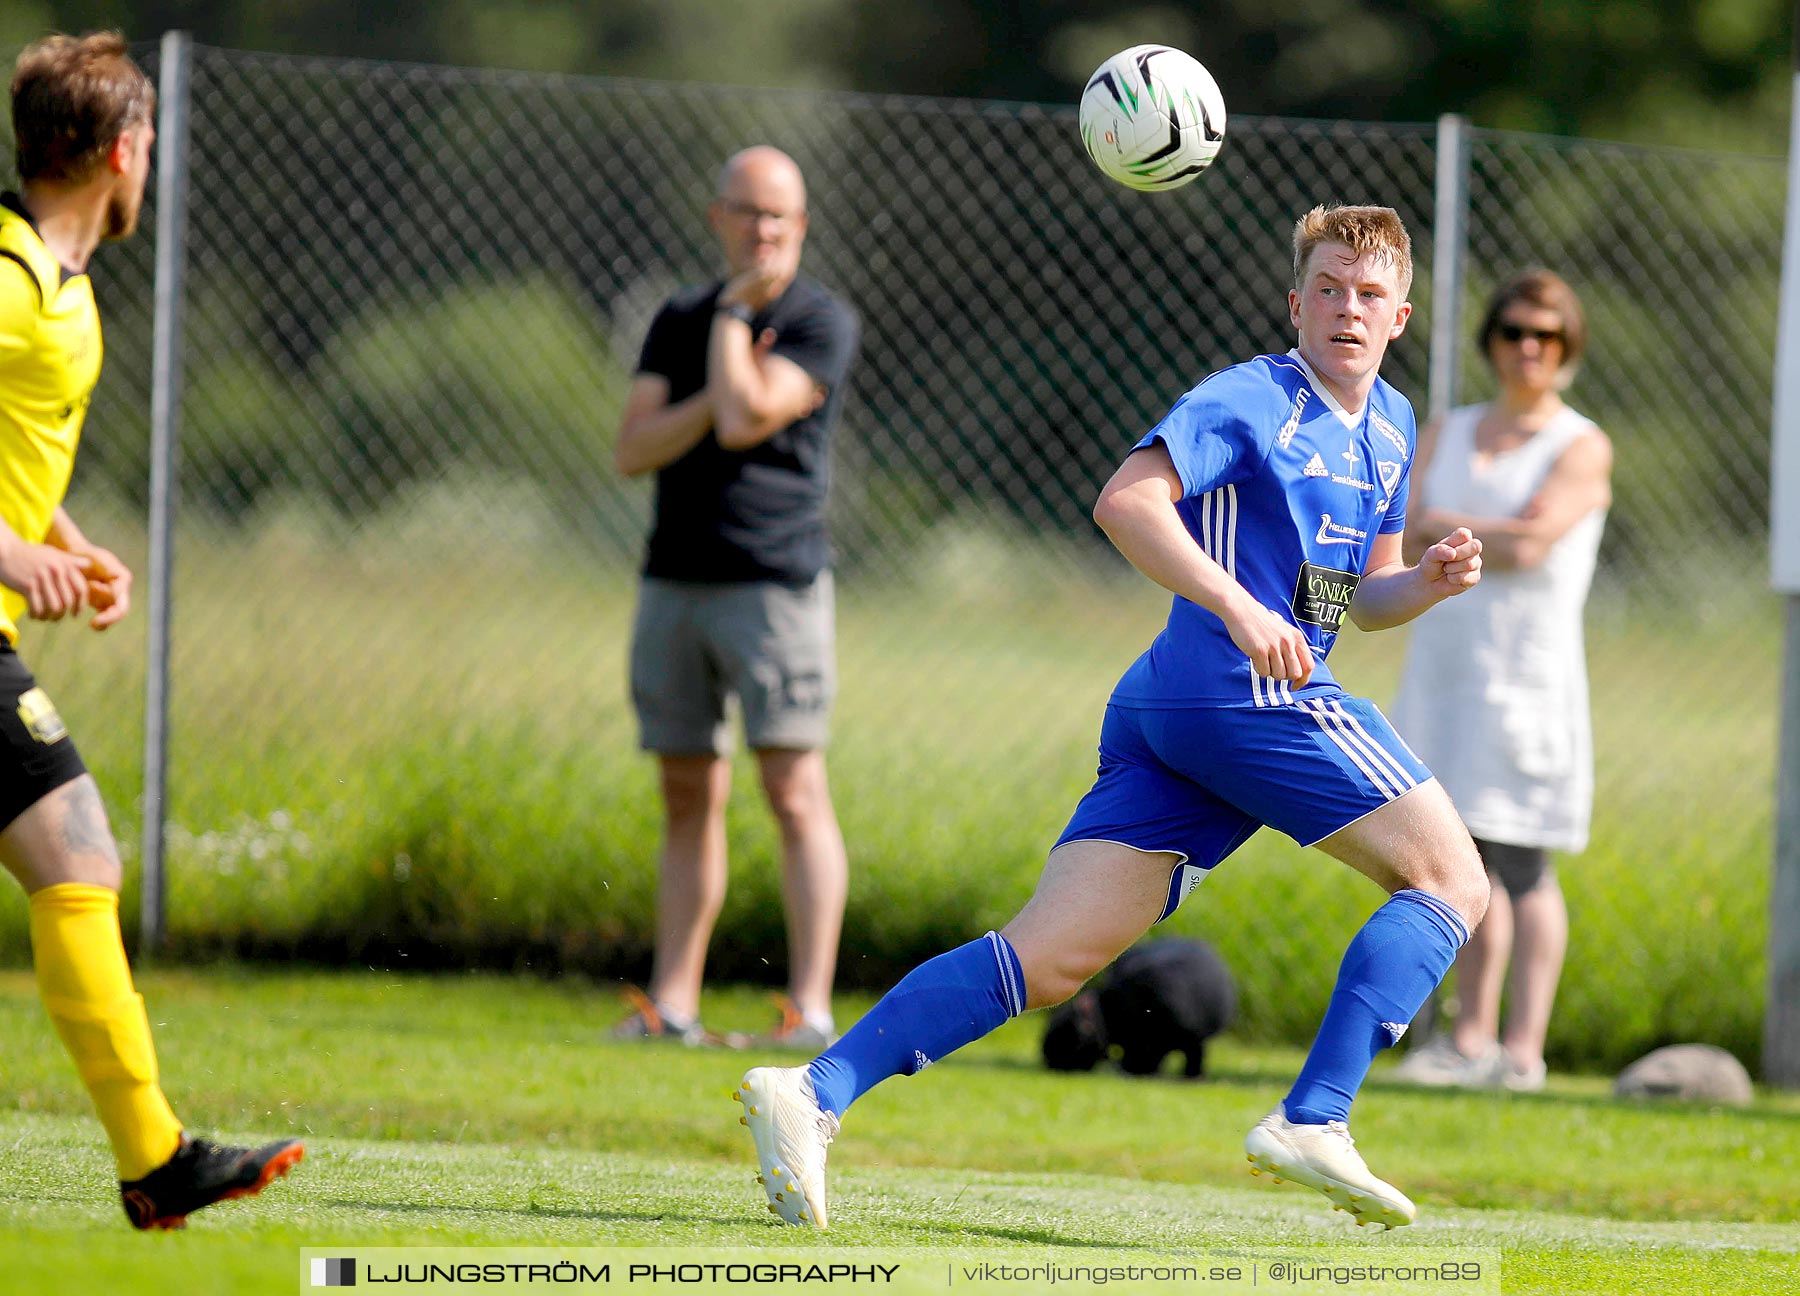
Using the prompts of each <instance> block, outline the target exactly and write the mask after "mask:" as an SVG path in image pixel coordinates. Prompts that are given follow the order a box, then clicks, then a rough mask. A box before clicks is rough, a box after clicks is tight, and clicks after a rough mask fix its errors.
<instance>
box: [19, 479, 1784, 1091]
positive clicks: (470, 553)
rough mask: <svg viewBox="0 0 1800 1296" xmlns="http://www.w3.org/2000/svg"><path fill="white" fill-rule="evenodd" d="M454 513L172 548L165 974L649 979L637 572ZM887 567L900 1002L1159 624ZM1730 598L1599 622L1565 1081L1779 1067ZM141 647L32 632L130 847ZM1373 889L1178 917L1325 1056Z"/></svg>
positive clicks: (1226, 893)
mask: <svg viewBox="0 0 1800 1296" xmlns="http://www.w3.org/2000/svg"><path fill="white" fill-rule="evenodd" d="M463 489H464V490H465V493H464V494H463V495H457V494H455V493H454V491H450V490H449V488H440V489H439V490H438V491H437V492H425V493H423V494H421V495H419V496H418V497H416V498H414V499H413V500H411V501H410V502H408V503H403V504H402V505H397V506H395V507H394V508H392V509H390V510H389V511H388V512H387V513H385V514H384V515H382V517H381V518H379V519H378V520H377V521H376V522H374V523H372V524H364V525H362V526H360V527H357V528H349V527H347V526H346V525H345V524H344V523H343V522H342V521H341V520H339V519H334V518H332V517H330V516H328V515H320V514H319V513H317V512H316V511H313V510H311V509H308V508H302V507H292V506H277V507H273V508H271V509H269V510H268V511H266V512H265V513H264V514H262V515H261V516H260V517H259V518H258V520H257V521H256V522H255V523H254V524H253V525H251V526H248V527H244V528H237V529H223V528H222V529H220V530H217V531H211V532H208V531H203V530H193V531H189V532H185V533H184V534H183V535H182V536H181V538H180V555H181V559H180V569H179V572H180V583H179V587H178V589H177V591H176V595H177V604H176V608H177V612H176V620H175V634H176V641H175V683H174V709H173V735H172V740H171V756H172V769H171V774H170V785H169V786H170V795H171V803H170V818H171V831H170V837H169V868H170V886H169V932H170V943H171V953H172V955H174V956H176V957H184V958H193V957H204V956H210V955H216V954H227V953H229V954H237V955H252V956H259V957H275V958H300V959H308V960H319V961H330V962H338V961H358V962H380V963H386V964H394V965H400V966H415V967H422V966H442V965H450V964H465V963H466V964H475V965H484V966H498V967H507V968H520V969H527V968H528V969H531V970H533V971H542V972H556V971H579V972H582V973H586V974H590V975H593V976H596V977H612V976H641V975H642V974H643V971H644V969H645V965H646V960H647V952H648V942H649V939H650V933H651V929H652V916H653V912H654V897H655V856H656V850H657V840H658V831H659V825H658V812H657V805H656V800H655V795H654V785H653V779H652V774H653V770H652V766H651V763H650V761H649V760H648V759H647V758H645V757H643V756H642V755H640V754H639V753H637V752H636V750H635V732H634V724H633V721H632V717H631V715H630V711H629V707H628V703H627V698H626V690H625V682H624V663H625V653H626V643H627V638H628V634H629V628H630V617H631V612H632V605H633V598H634V591H633V580H632V577H631V575H630V572H629V570H628V568H627V567H625V566H624V564H622V563H621V562H620V560H619V559H618V557H617V556H616V555H609V554H596V553H594V552H591V551H588V550H584V549H583V548H581V546H580V543H579V542H577V541H576V540H574V539H565V538H563V537H562V536H561V535H560V534H559V532H558V531H557V529H556V528H555V527H554V526H552V525H550V524H549V523H548V522H546V521H545V519H547V518H549V517H552V516H553V513H552V512H551V511H550V510H548V509H542V508H539V507H538V505H537V502H536V501H535V500H534V497H533V496H532V494H531V492H530V491H529V489H528V488H518V489H517V490H514V491H512V493H510V494H509V493H507V492H505V491H499V490H498V489H497V488H496V487H495V486H494V485H493V484H492V483H487V484H483V485H482V486H481V487H480V488H479V490H478V491H475V490H473V488H463ZM471 491H472V493H469V492H471ZM447 492H448V493H447ZM88 525H89V530H90V532H95V533H96V534H103V535H105V536H106V537H107V538H110V537H111V534H112V533H111V532H107V531H105V530H104V529H102V530H100V531H96V528H95V526H94V525H93V524H92V522H91V521H90V522H89V524H88ZM893 570H895V571H898V572H900V573H902V575H900V576H884V577H882V578H879V579H876V578H872V577H868V576H863V575H859V573H857V572H855V571H850V572H846V573H843V574H842V575H841V577H840V582H839V599H840V608H839V611H840V618H839V619H840V630H839V633H840V645H839V650H840V662H841V673H842V677H843V678H842V691H841V700H840V705H839V709H838V713H837V719H836V723H835V735H836V736H835V739H834V745H833V747H832V749H831V756H830V761H831V774H832V780H833V786H834V791H835V794H836V800H837V804H838V808H839V813H840V816H841V818H842V820H843V825H844V831H845V835H846V838H847V840H848V842H849V845H850V850H851V855H852V866H853V876H852V887H851V898H850V910H849V914H848V918H847V928H846V933H845V940H844V951H845V952H844V957H843V960H842V974H841V979H842V981H843V983H844V984H845V985H848V986H860V987H870V988H879V987H881V986H883V985H885V984H886V983H888V982H890V981H891V980H892V979H893V978H894V977H896V976H897V975H898V974H899V973H900V972H902V971H904V970H905V969H906V968H907V967H909V966H910V965H911V964H913V963H914V962H916V961H917V960H919V959H920V958H922V957H925V956H927V955H929V954H931V953H934V952H936V951H938V950H940V949H942V948H944V947H946V946H949V945H951V944H956V943H960V942H961V941H963V940H965V939H968V938H969V937H970V936H971V935H974V934H978V933H979V932H981V931H983V930H985V929H986V928H988V927H991V926H995V925H998V924H1000V923H1002V922H1004V921H1005V919H1006V918H1007V917H1008V916H1009V915H1010V914H1011V913H1012V912H1013V911H1014V910H1015V909H1016V908H1017V906H1018V905H1019V904H1020V903H1021V902H1022V901H1023V900H1024V899H1025V898H1026V897H1027V896H1028V895H1029V894H1030V890H1031V886H1032V884H1033V881H1034V880H1035V877H1036V875H1037V871H1038V869H1039V867H1040V865H1041V863H1042V858H1043V854H1044V851H1045V850H1046V848H1047V847H1048V845H1049V844H1050V842H1051V841H1053V840H1054V838H1055V836H1056V833H1057V832H1058V830H1059V829H1060V828H1061V826H1062V824H1063V822H1064V820H1065V818H1066V816H1067V814H1068V813H1069V811H1070V809H1071V808H1072V807H1073V805H1074V803H1075V801H1076V800H1077V798H1079V796H1080V795H1081V793H1082V792H1083V791H1084V790H1085V788H1086V786H1087V784H1088V781H1089V780H1090V779H1091V777H1092V773H1093V765H1094V744H1095V739H1096V735H1097V731H1098V725H1099V718H1100V711H1101V707H1102V705H1103V703H1104V700H1105V698H1106V695H1107V693H1108V691H1109V690H1110V688H1111V686H1112V684H1113V682H1114V680H1115V679H1116V678H1117V676H1118V674H1119V672H1120V671H1121V670H1122V669H1123V668H1124V667H1125V666H1126V665H1127V664H1128V663H1129V662H1130V661H1131V659H1132V658H1133V657H1134V656H1135V655H1136V653H1137V652H1138V651H1139V650H1140V649H1141V648H1142V647H1143V645H1144V644H1146V643H1147V642H1148V641H1149V639H1150V638H1151V636H1152V635H1153V634H1154V633H1155V630H1156V628H1157V627H1158V625H1159V624H1160V622H1161V619H1162V617H1163V615H1164V612H1165V600H1164V598H1163V597H1162V596H1161V595H1159V594H1158V593H1157V592H1156V591H1154V590H1153V589H1151V588H1150V587H1149V586H1148V585H1147V583H1146V582H1144V581H1143V580H1142V579H1141V578H1139V577H1137V576H1136V575H1134V574H1133V573H1131V572H1130V571H1129V570H1127V569H1126V568H1124V567H1123V566H1122V565H1121V564H1119V563H1117V562H1115V561H1106V560H1101V559H1097V558H1096V557H1095V555H1094V553H1093V551H1092V550H1088V549H1084V548H1080V547H1077V546H1070V545H1067V544H1057V543H1054V542H1052V541H1050V540H1046V539H1045V538H1043V537H1018V536H1012V535H1009V534H1008V533H1007V532H1005V531H1004V530H1003V529H999V528H996V527H994V526H991V525H984V524H950V525H946V526H944V527H942V528H940V529H938V530H936V531H934V532H932V533H930V534H928V535H922V536H920V537H918V538H917V540H916V542H915V544H914V546H913V548H912V549H911V550H910V551H909V552H908V553H907V554H905V555H903V556H901V557H900V559H899V560H897V561H896V562H895V563H894V564H893ZM1709 594H1710V600H1711V601H1710V602H1709V604H1708V605H1707V606H1708V609H1709V611H1708V614H1707V616H1706V618H1705V619H1704V620H1701V619H1699V618H1698V616H1693V617H1689V616H1685V615H1683V614H1682V613H1680V612H1679V611H1678V610H1668V609H1663V608H1655V609H1647V608H1646V607H1645V605H1644V603H1643V601H1642V600H1641V599H1633V598H1626V597H1624V596H1622V595H1621V596H1620V597H1618V598H1609V597H1607V596H1606V595H1605V594H1604V593H1603V594H1602V595H1601V596H1600V598H1599V600H1598V602H1597V605H1596V608H1595V610H1594V615H1593V616H1592V618H1591V622H1592V627H1591V640H1592V642H1591V662H1592V668H1593V669H1592V673H1593V678H1594V685H1595V716H1596V723H1597V743H1598V749H1599V797H1598V813H1597V816H1596V823H1595V832H1594V842H1593V845H1592V847H1591V849H1590V850H1589V851H1588V852H1587V853H1586V855H1584V856H1583V857H1581V858H1580V859H1578V860H1569V861H1566V862H1564V864H1563V865H1562V876H1563V881H1564V886H1565V889H1566V890H1567V892H1568V896H1569V905H1570V909H1571V913H1572V922H1573V939H1572V944H1571V950H1570V957H1569V965H1568V972H1567V975H1566V978H1565V982H1564V989H1563V992H1562V996H1561V1001H1560V1004H1559V1007H1558V1011H1557V1015H1556V1018H1555V1022H1554V1025H1553V1028H1552V1039H1551V1050H1552V1055H1553V1060H1554V1061H1555V1062H1556V1063H1557V1064H1559V1065H1564V1066H1568V1065H1590V1066H1615V1065H1618V1064H1620V1063H1623V1062H1625V1061H1628V1060H1630V1059H1631V1058H1632V1057H1635V1056H1636V1055H1638V1054H1639V1053H1641V1052H1643V1051H1644V1050H1646V1049H1647V1048H1649V1047H1652V1046H1654V1045H1656V1044H1660V1043H1664V1042H1668V1041H1671V1040H1677V1039H1696V1040H1708V1041H1712V1042H1716V1043H1719V1044H1722V1045H1724V1046H1725V1047H1728V1048H1730V1049H1732V1050H1734V1051H1735V1052H1737V1053H1738V1054H1739V1055H1740V1056H1741V1057H1743V1058H1744V1059H1745V1060H1746V1061H1748V1062H1751V1063H1752V1064H1754V1062H1755V1060H1756V1057H1757V1053H1758V1041H1759V1038H1760V1025H1761V1017H1762V1004H1763V995H1764V981H1765V954H1764V950H1765V948H1766V944H1767V940H1766V933H1767V896H1768V871H1769V870H1768V860H1769V852H1770V820H1771V808H1770V802H1771V796H1770V783H1771V774H1770V771H1771V768H1772V759H1773V757H1772V753H1773V748H1774V726H1775V719H1774V708H1773V706H1772V705H1771V704H1770V702H1769V698H1770V697H1771V696H1772V691H1773V687H1774V678H1775V663H1776V661H1777V657H1778V625H1777V616H1776V606H1775V601H1774V600H1773V599H1772V598H1768V597H1765V596H1762V595H1760V594H1758V593H1756V592H1755V591H1754V590H1751V589H1748V588H1745V587H1739V586H1724V587H1720V588H1715V589H1713V590H1711V591H1709ZM1721 609H1724V611H1723V612H1721ZM1721 623H1723V624H1729V626H1730V632H1729V634H1726V633H1721V632H1719V631H1717V630H1715V629H1714V628H1713V627H1714V626H1715V625H1719V624H1721ZM135 634H136V632H133V631H129V630H127V631H115V632H113V633H112V634H110V635H107V636H95V635H92V634H90V633H88V632H87V631H86V630H85V629H82V628H79V627H70V626H61V627H53V628H33V629H32V630H31V631H30V632H29V635H28V638H27V640H26V642H25V643H24V645H23V651H24V653H25V655H26V660H27V661H28V662H30V663H31V664H32V665H33V666H34V668H35V669H36V671H37V673H38V675H39V676H40V678H41V679H42V681H43V682H44V683H45V685H46V686H47V687H48V688H49V690H50V692H51V694H52V696H53V697H54V698H55V699H56V700H57V701H58V703H59V704H60V705H61V707H62V710H63V712H64V715H65V717H66V718H67V719H68V721H69V724H70V727H71V729H72V731H73V732H74V733H75V735H76V736H77V738H78V740H79V742H80V743H81V745H82V747H83V750H84V752H85V754H86V756H87V758H88V760H89V763H90V764H91V765H92V766H93V767H94V769H95V770H96V772H97V774H98V775H99V776H100V778H101V780H102V784H103V787H104V788H105V789H106V791H107V793H108V797H109V803H110V804H111V806H112V808H113V811H114V816H115V820H116V823H115V827H116V829H117V831H118V833H119V835H120V836H121V838H122V839H124V840H125V842H126V847H127V853H128V855H129V856H131V858H132V859H133V860H134V861H135V855H136V848H135V843H136V840H137V834H138V830H139V827H138V819H139V815H138V809H137V806H136V798H137V796H138V792H139V789H140V787H141V773H140V770H141V764H140V747H141V739H142V727H141V720H140V716H139V711H140V708H141V697H142V671H143V665H142V662H143V654H142V649H141V639H140V638H137V637H135ZM126 635H133V636H134V637H132V638H125V637H124V636H126ZM1402 643H1403V638H1402V635H1401V634H1400V633H1390V634H1383V635H1378V636H1365V635H1358V634H1354V633H1352V634H1348V635H1346V637H1345V639H1344V641H1343V642H1342V643H1341V644H1340V646H1339V649H1338V651H1337V653H1336V655H1334V658H1333V665H1334V668H1335V669H1336V671H1337V673H1338V675H1339V677H1340V678H1342V679H1343V680H1345V681H1346V683H1347V684H1348V685H1349V686H1350V687H1352V688H1355V689H1357V690H1359V691H1363V692H1367V693H1369V694H1370V695H1372V696H1374V697H1376V698H1377V699H1384V698H1385V697H1387V696H1388V694H1389V693H1390V692H1391V687H1392V681H1393V678H1394V674H1395V672H1396V670H1397V667H1398V662H1399V659H1400V651H1401V647H1402ZM737 782H738V794H737V795H736V796H735V797H734V799H733V804H732V809H731V814H730V835H731V843H732V850H733V863H734V872H733V878H732V889H731V892H730V895H729V898H728V901H727V905H726V909H725V912H724V914H723V916H722V919H721V922H720V927H719V934H718V937H717V938H716V940H715V942H714V947H713V955H712V961H711V964H710V973H711V975H713V976H715V977H727V978H737V979H744V980H752V981H766V982H770V983H776V982H778V981H779V980H780V978H781V976H782V973H783V957H784V953H783V952H784V947H785V941H784V937H783V923H782V916H781V895H780V887H779V883H778V868H777V862H776V861H777V841H776V837H775V834H774V830H773V827H772V825H771V823H770V822H769V819H768V816H767V814H766V812H765V811H764V810H763V808H762V806H761V804H760V798H759V796H758V794H757V792H756V786H755V784H756V780H755V774H754V767H753V765H752V764H751V763H750V762H748V761H747V760H745V759H740V760H739V762H738V768H737ZM131 889H132V888H131V887H130V886H128V892H130V891H131ZM1379 899H1380V897H1379V894H1378V893H1377V892H1376V891H1375V889H1374V888H1373V887H1371V886H1369V884H1368V883H1366V882H1364V881H1362V880H1361V879H1359V878H1357V877H1355V876H1354V875H1352V874H1351V873H1350V872H1349V870H1346V869H1343V868H1341V867H1339V866H1338V865H1336V864H1333V863H1332V862H1330V861H1329V860H1327V859H1326V858H1325V857H1324V856H1322V855H1319V854H1318V853H1316V852H1304V851H1302V850H1300V849H1299V848H1298V847H1296V846H1295V845H1294V844H1293V843H1291V842H1289V841H1288V840H1287V839H1285V838H1281V837H1279V836H1277V835H1276V834H1273V833H1270V832H1264V833H1261V834H1259V835H1258V836H1257V837H1256V838H1254V839H1253V840H1252V841H1251V842H1250V843H1249V844H1248V845H1247V846H1246V847H1245V848H1244V849H1243V850H1242V851H1241V852H1240V853H1239V855H1238V856H1237V857H1235V858H1234V859H1233V860H1231V861H1230V862H1229V863H1228V864H1227V865H1226V866H1225V867H1223V868H1221V869H1220V870H1218V872H1217V873H1216V874H1215V875H1214V876H1213V877H1212V878H1211V879H1209V880H1208V882H1207V883H1206V885H1205V886H1204V887H1203V888H1201V890H1200V891H1199V892H1198V893H1197V894H1196V896H1195V897H1194V898H1193V899H1192V900H1190V901H1189V902H1188V904H1187V906H1186V908H1185V909H1184V910H1183V911H1182V912H1181V913H1180V914H1178V915H1177V916H1176V917H1175V918H1174V919H1172V920H1171V926H1172V927H1173V928H1174V929H1176V930H1178V931H1182V932H1190V933H1203V934H1205V935H1206V936H1207V937H1208V938H1209V939H1211V940H1212V941H1213V942H1214V943H1215V944H1217V945H1218V947H1219V948H1220V950H1221V952H1222V953H1223V955H1224V956H1225V958H1226V960H1227V961H1228V962H1229V964H1230V965H1231V966H1232V968H1233V969H1234V971H1235V972H1236V974H1237V977H1238V980H1239V984H1240V991H1241V996H1242V1002H1243V1019H1244V1030H1245V1031H1246V1033H1247V1034H1249V1035H1250V1036H1252V1037H1260V1038H1266V1039H1271V1040H1285V1041H1294V1042H1303V1041H1304V1040H1305V1039H1306V1038H1308V1037H1309V1036H1310V1033H1311V1031H1312V1029H1313V1027H1314V1025H1315V1024H1316V1022H1317V1018H1318V1014H1319V1012H1320V1011H1321V1009H1322V1007H1323V1002H1324V999H1325V997H1326V994H1327V992H1328V990H1329V986H1330V983H1331V980H1332V977H1333V976H1334V974H1335V965H1336V961H1337V957H1338V954H1339V953H1340V951H1341V950H1342V948H1343V946H1344V944H1345V942H1346V941H1347V940H1348V939H1349V936H1350V934H1351V933H1352V932H1353V931H1354V929H1355V927H1356V926H1357V925H1358V924H1359V923H1360V922H1361V921H1362V919H1363V918H1364V917H1365V916H1366V915H1367V913H1368V912H1369V911H1370V910H1371V909H1372V908H1373V907H1374V905H1375V904H1376V903H1377V902H1378V901H1379ZM24 957H25V945H24V914H23V906H22V905H16V904H9V905H6V906H4V907H0V958H3V959H6V960H9V961H12V962H15V963H17V962H20V961H22V960H23V959H24Z"/></svg>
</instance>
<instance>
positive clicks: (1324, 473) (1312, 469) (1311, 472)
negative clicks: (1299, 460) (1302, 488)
mask: <svg viewBox="0 0 1800 1296" xmlns="http://www.w3.org/2000/svg"><path fill="white" fill-rule="evenodd" d="M1301 471H1303V472H1304V473H1305V474H1306V475H1307V476H1308V477H1329V476H1331V469H1329V468H1327V467H1326V466H1325V461H1324V460H1323V459H1321V458H1319V456H1318V455H1317V454H1314V455H1313V457H1312V458H1311V459H1308V460H1307V461H1306V467H1305V468H1304V469H1302V470H1301Z"/></svg>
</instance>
